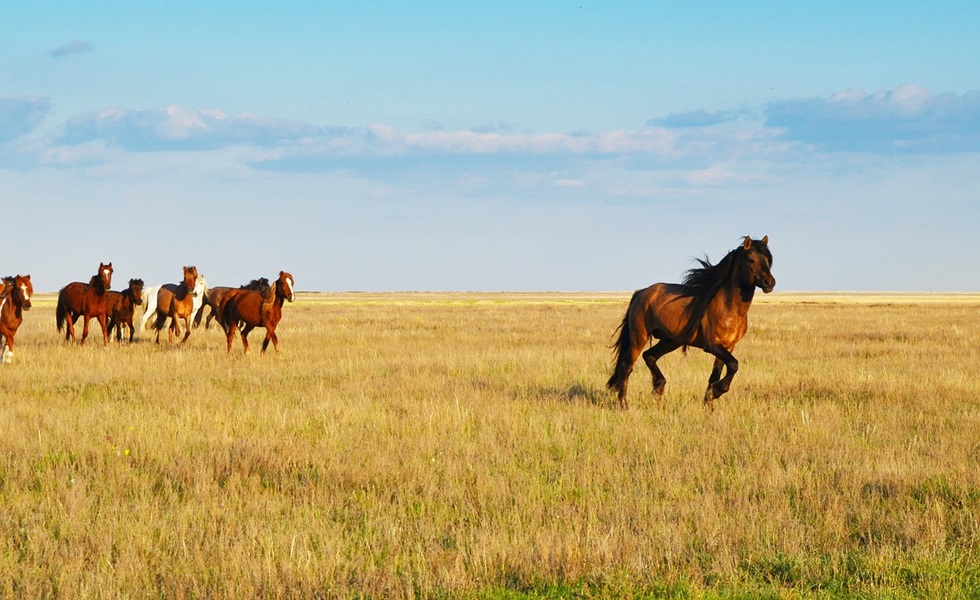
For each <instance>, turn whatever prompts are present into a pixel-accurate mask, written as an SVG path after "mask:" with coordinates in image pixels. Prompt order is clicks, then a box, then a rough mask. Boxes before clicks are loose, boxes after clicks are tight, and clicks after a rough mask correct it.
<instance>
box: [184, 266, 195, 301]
mask: <svg viewBox="0 0 980 600" xmlns="http://www.w3.org/2000/svg"><path fill="white" fill-rule="evenodd" d="M183 283H184V287H185V288H187V292H188V293H189V294H190V295H191V296H197V267H184V281H183Z"/></svg>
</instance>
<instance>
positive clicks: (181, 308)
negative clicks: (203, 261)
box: [154, 267, 197, 344]
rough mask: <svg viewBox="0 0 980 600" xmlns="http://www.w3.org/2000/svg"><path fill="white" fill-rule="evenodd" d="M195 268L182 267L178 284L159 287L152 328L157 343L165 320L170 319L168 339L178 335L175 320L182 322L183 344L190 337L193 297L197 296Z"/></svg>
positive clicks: (178, 327) (177, 326)
mask: <svg viewBox="0 0 980 600" xmlns="http://www.w3.org/2000/svg"><path fill="white" fill-rule="evenodd" d="M196 286H197V267H184V280H183V281H181V282H180V283H167V284H164V285H162V286H160V291H159V292H157V320H156V323H155V324H154V328H155V329H156V330H157V343H158V344H159V343H160V331H161V330H162V329H163V325H164V323H166V322H167V318H170V331H169V336H168V337H169V339H170V341H171V342H173V341H174V336H179V335H180V325H179V324H178V323H177V319H183V320H184V329H185V331H184V338H183V339H182V340H180V343H181V344H183V343H184V342H186V341H187V338H188V337H190V335H191V315H192V314H193V313H194V297H195V296H196V295H197V292H196V291H195V289H194V288H195V287H196Z"/></svg>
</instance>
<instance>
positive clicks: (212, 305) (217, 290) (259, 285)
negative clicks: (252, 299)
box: [194, 277, 270, 329]
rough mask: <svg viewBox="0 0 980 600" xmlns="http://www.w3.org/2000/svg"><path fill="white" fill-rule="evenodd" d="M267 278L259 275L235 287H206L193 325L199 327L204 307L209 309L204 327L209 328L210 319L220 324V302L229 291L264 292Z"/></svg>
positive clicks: (267, 285)
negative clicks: (257, 277)
mask: <svg viewBox="0 0 980 600" xmlns="http://www.w3.org/2000/svg"><path fill="white" fill-rule="evenodd" d="M269 287H270V286H269V280H268V279H266V278H265V277H260V278H259V279H253V280H252V281H249V282H248V283H246V284H245V285H243V286H239V287H237V288H233V287H222V286H218V287H213V288H208V290H207V291H206V292H205V293H204V302H202V303H201V308H199V309H197V314H195V315H194V327H200V325H201V320H202V319H203V318H204V309H205V308H208V309H210V313H209V314H208V319H207V321H205V323H204V329H211V321H212V320H216V321H218V325H221V324H222V323H221V317H220V315H221V312H220V310H221V304H222V303H223V302H224V299H225V296H227V295H228V293H229V292H234V291H236V290H255V291H258V292H264V291H265V290H268V289H269Z"/></svg>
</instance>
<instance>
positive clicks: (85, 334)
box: [78, 315, 89, 346]
mask: <svg viewBox="0 0 980 600" xmlns="http://www.w3.org/2000/svg"><path fill="white" fill-rule="evenodd" d="M88 322H89V317H87V316H86V315H82V340H81V341H80V342H78V345H79V346H84V345H85V338H87V337H88Z"/></svg>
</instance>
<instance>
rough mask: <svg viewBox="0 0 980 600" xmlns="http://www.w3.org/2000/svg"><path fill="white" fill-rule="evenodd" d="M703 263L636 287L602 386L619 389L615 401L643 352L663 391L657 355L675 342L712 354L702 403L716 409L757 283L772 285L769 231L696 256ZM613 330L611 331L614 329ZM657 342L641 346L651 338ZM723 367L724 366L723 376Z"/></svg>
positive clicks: (767, 287) (655, 384) (657, 391)
mask: <svg viewBox="0 0 980 600" xmlns="http://www.w3.org/2000/svg"><path fill="white" fill-rule="evenodd" d="M698 262H699V263H701V267H699V268H694V269H691V270H690V271H688V272H687V275H686V276H685V277H684V282H683V283H680V284H677V283H655V284H653V285H651V286H650V287H648V288H645V289H642V290H637V291H636V292H635V293H634V294H633V298H632V299H631V300H630V304H629V308H628V309H627V310H626V315H625V316H624V317H623V322H622V323H621V324H620V326H619V329H618V331H619V341H618V342H617V343H616V345H615V346H614V348H615V350H614V352H615V355H616V366H615V369H614V371H613V374H612V377H610V378H609V381H608V383H607V384H606V386H607V387H608V388H609V389H610V390H614V391H616V392H618V394H619V405H620V407H621V408H624V409H625V408H627V403H626V384H627V381H628V380H629V376H630V373H631V372H632V371H633V363H634V362H636V359H637V357H638V356H640V353H641V352H643V361H644V362H645V363H646V364H647V367H649V368H650V372H651V373H652V374H653V391H654V393H655V394H656V395H657V396H660V397H662V396H663V393H664V386H665V385H666V383H667V379H666V378H665V377H664V374H663V373H662V372H661V371H660V368H659V367H658V366H657V360H658V359H659V358H660V357H661V356H663V355H665V354H667V353H668V352H672V351H674V350H676V349H678V348H681V347H683V348H684V350H685V351H686V350H687V347H688V346H694V347H695V348H701V349H702V350H704V351H705V352H707V353H708V354H711V355H713V356H714V357H715V362H714V366H713V367H712V369H711V376H710V377H709V378H708V389H707V390H706V391H705V392H704V403H705V405H706V406H707V407H708V408H709V409H711V410H714V404H715V399H716V398H718V397H719V396H721V395H722V394H724V393H725V392H727V391H728V388H729V387H730V386H731V384H732V378H733V377H735V372H736V371H738V361H737V360H736V359H735V357H734V356H732V350H733V349H734V348H735V344H737V343H738V341H739V340H741V339H742V336H744V335H745V332H746V330H747V329H748V312H749V307H750V306H751V305H752V297H753V296H754V295H755V288H757V287H758V288H761V289H762V291H763V292H765V293H767V294H768V293H769V292H771V291H772V289H773V288H774V287H775V286H776V279H775V278H774V277H773V276H772V273H771V272H770V269H771V268H772V253H771V252H770V251H769V236H766V237H764V238H762V239H761V240H753V239H751V238H749V237H747V236H746V237H745V239H744V240H743V242H742V244H741V245H740V246H739V247H738V248H736V249H734V250H732V251H731V252H729V253H728V255H727V256H725V258H723V259H721V261H719V262H718V264H716V265H712V264H711V263H710V262H708V261H707V260H700V259H698ZM614 335H615V334H614ZM651 337H654V338H657V339H658V340H660V341H658V342H657V343H656V345H654V346H653V347H651V348H649V349H648V350H646V351H645V352H644V351H643V348H644V347H645V346H646V345H647V343H648V342H649V341H650V338H651ZM722 367H725V368H726V372H725V376H724V377H721V371H722Z"/></svg>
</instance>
